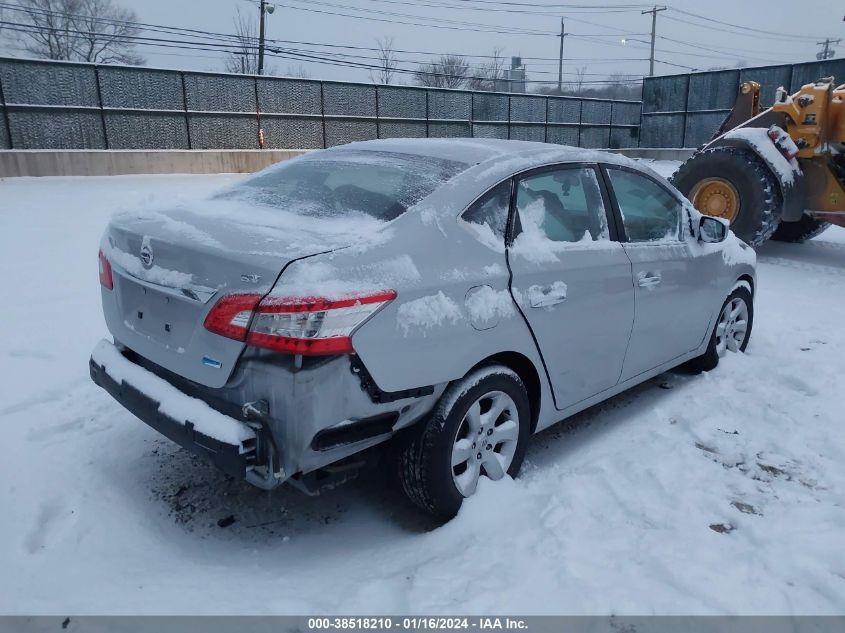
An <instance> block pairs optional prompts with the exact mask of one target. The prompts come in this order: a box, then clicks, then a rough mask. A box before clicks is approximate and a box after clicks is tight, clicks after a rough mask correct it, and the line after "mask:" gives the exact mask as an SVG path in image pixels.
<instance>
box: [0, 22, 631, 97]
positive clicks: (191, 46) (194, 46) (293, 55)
mask: <svg viewBox="0 0 845 633" xmlns="http://www.w3.org/2000/svg"><path fill="white" fill-rule="evenodd" d="M0 24H3V25H4V26H7V27H10V29H9V30H12V31H17V32H24V33H32V32H37V31H39V30H40V31H43V30H54V31H55V30H60V31H62V32H69V33H72V34H74V35H89V36H92V35H93V36H96V35H106V34H104V33H99V32H95V31H83V30H78V29H72V30H69V31H68V30H66V29H45V28H44V27H37V26H32V25H25V24H21V23H15V22H7V21H2V22H0ZM108 35H112V34H108ZM113 37H114V39H115V40H117V41H124V42H127V41H128V42H133V43H136V44H138V45H140V46H161V47H165V48H178V49H186V50H204V51H209V50H212V51H213V50H217V51H222V52H234V51H232V50H229V49H230V48H232V47H233V46H234V45H230V46H229V47H228V48H224V47H226V45H225V44H221V43H199V42H194V43H191V42H186V41H179V40H167V39H161V38H149V37H143V36H128V35H124V36H113ZM207 47H218V48H207ZM248 48H250V49H257V48H258V47H257V46H249V47H248ZM267 55H271V56H274V57H280V58H283V59H293V60H300V61H310V62H314V63H320V64H328V65H333V66H340V67H347V68H364V69H370V70H377V69H380V68H382V66H381V65H378V64H370V63H365V62H357V61H352V60H345V59H336V58H331V57H325V56H323V55H315V54H313V53H312V52H310V51H305V52H302V51H297V50H286V49H275V48H272V47H268V48H267ZM394 71H395V72H397V73H404V74H411V75H414V76H433V77H460V78H463V79H465V80H468V81H471V80H478V81H491V80H492V78H490V77H486V76H477V75H453V74H449V73H440V72H436V71H426V70H422V69H410V68H402V67H397V68H394ZM544 74H546V73H544ZM548 74H551V73H548ZM640 81H641V80H640V79H636V78H633V79H615V80H587V81H583V82H579V83H582V84H584V85H606V84H618V83H639V82H640ZM527 83H539V84H554V83H556V82H555V81H551V80H549V81H543V80H532V81H531V82H527Z"/></svg>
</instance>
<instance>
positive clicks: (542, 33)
mask: <svg viewBox="0 0 845 633" xmlns="http://www.w3.org/2000/svg"><path fill="white" fill-rule="evenodd" d="M310 4H320V5H324V4H325V3H317V2H310ZM276 6H278V7H284V8H286V9H293V10H295V11H307V12H309V13H320V14H323V15H335V16H341V17H346V18H353V19H357V20H370V21H374V22H387V23H390V24H405V25H409V26H422V27H427V28H434V29H446V30H450V31H474V32H477V33H498V34H500V35H532V36H540V37H554V36H555V35H556V33H553V32H549V31H528V30H502V29H499V28H496V27H493V28H489V29H484V28H473V27H472V26H449V25H447V24H425V23H422V22H406V21H402V20H389V19H387V18H377V17H371V16H366V15H351V14H349V13H339V12H337V11H326V10H325V9H314V8H310V7H297V6H292V5H289V4H276ZM329 6H331V5H329ZM413 17H417V19H419V16H413ZM423 19H424V18H423ZM467 24H468V25H470V23H467Z"/></svg>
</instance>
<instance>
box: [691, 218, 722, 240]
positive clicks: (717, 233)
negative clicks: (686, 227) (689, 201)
mask: <svg viewBox="0 0 845 633" xmlns="http://www.w3.org/2000/svg"><path fill="white" fill-rule="evenodd" d="M727 236H728V224H727V222H725V221H724V220H720V219H719V218H711V217H710V216H707V215H703V216H701V222H700V223H699V225H698V241H699V242H707V243H711V244H718V243H719V242H724V241H725V238H726V237H727Z"/></svg>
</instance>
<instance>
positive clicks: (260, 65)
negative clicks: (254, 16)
mask: <svg viewBox="0 0 845 633" xmlns="http://www.w3.org/2000/svg"><path fill="white" fill-rule="evenodd" d="M274 8H275V7H273V5H270V8H269V13H272V12H273V9H274ZM258 10H259V11H260V12H261V17H260V18H259V19H258V74H259V75H263V74H264V14H265V13H268V7H267V0H261V2H260V3H259V5H258Z"/></svg>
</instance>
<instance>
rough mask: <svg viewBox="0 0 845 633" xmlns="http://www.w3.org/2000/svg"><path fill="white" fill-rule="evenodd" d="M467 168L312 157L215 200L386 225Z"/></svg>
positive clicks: (338, 155) (368, 157) (408, 160)
mask: <svg viewBox="0 0 845 633" xmlns="http://www.w3.org/2000/svg"><path fill="white" fill-rule="evenodd" d="M467 167H469V165H467V164H465V163H460V162H457V161H452V160H446V159H443V158H432V157H430V156H418V155H415V154H402V153H398V152H368V151H357V150H343V151H338V152H329V153H316V154H313V155H306V156H304V157H302V158H299V159H296V160H291V161H285V162H283V163H281V164H279V165H277V166H274V167H272V168H270V169H268V170H265V171H263V172H260V173H259V174H257V175H255V176H254V177H252V178H248V179H247V180H244V181H242V182H240V183H238V184H237V185H235V186H234V187H232V188H231V189H228V190H226V191H224V192H223V193H221V194H218V195H217V196H216V197H217V198H224V199H232V198H235V199H245V200H247V201H249V202H252V203H256V204H261V205H267V206H272V207H278V208H280V209H284V210H285V211H290V212H293V213H297V214H299V215H307V216H314V217H327V218H328V217H340V216H347V215H353V214H365V215H368V216H371V217H373V218H376V219H378V220H382V221H390V220H393V219H395V218H397V217H399V216H400V215H402V214H403V213H404V212H405V211H407V210H408V208H410V207H411V206H413V205H415V204H416V203H418V202H419V201H420V200H422V199H423V198H425V197H426V196H428V195H429V194H431V193H432V192H433V191H434V190H435V189H437V188H438V187H440V186H441V185H442V184H444V183H445V182H446V181H447V180H449V179H450V178H452V177H453V176H455V175H457V174H458V173H460V172H461V171H463V170H464V169H466V168H467Z"/></svg>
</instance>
